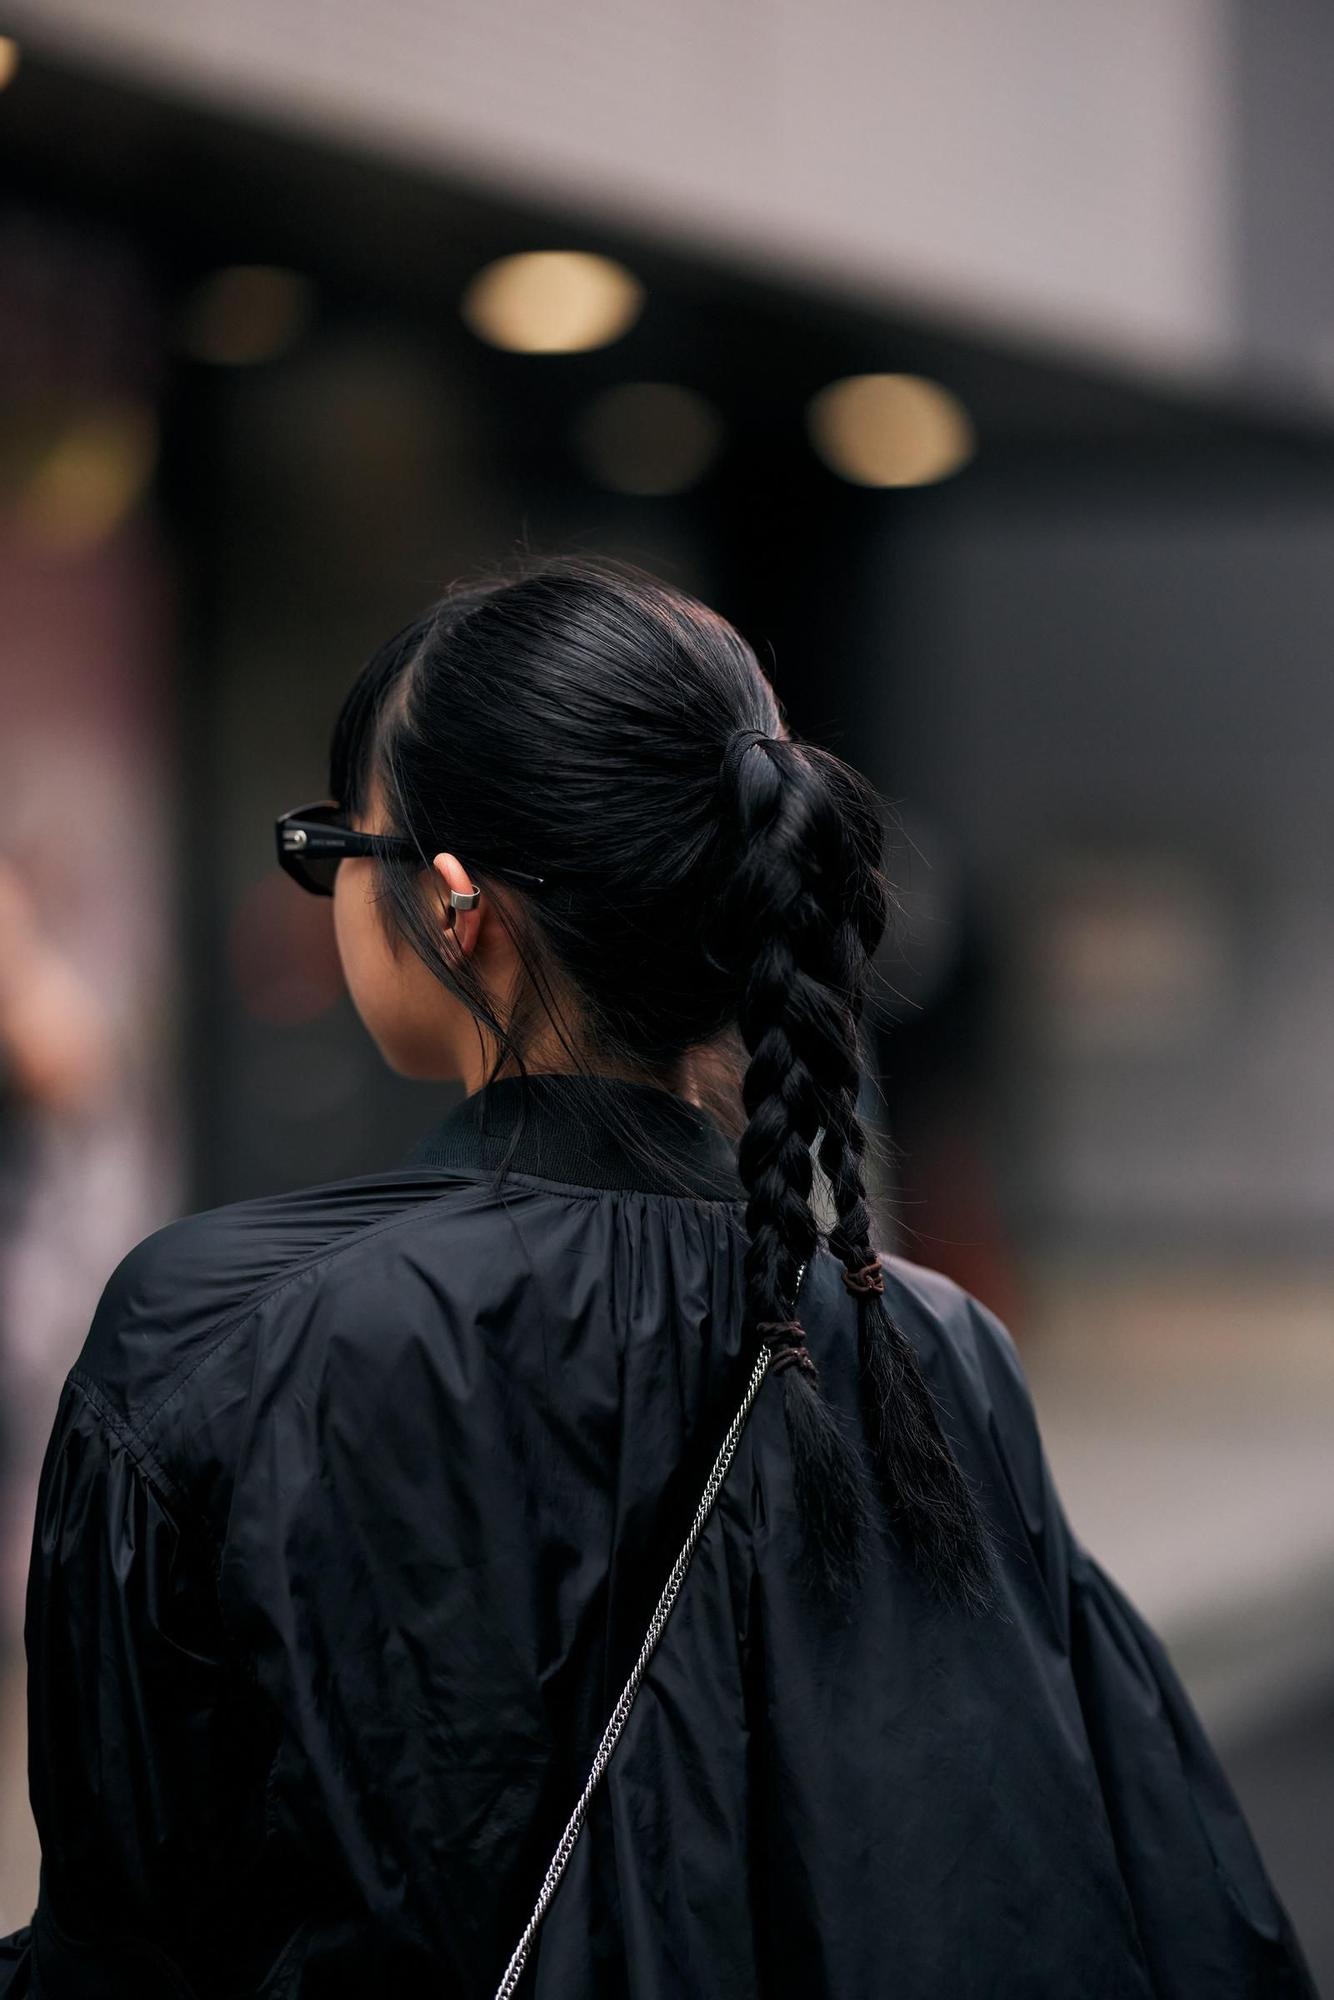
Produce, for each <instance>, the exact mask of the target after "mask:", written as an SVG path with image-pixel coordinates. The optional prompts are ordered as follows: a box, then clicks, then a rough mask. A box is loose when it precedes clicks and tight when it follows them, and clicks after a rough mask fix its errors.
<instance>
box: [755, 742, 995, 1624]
mask: <svg viewBox="0 0 1334 2000" xmlns="http://www.w3.org/2000/svg"><path fill="white" fill-rule="evenodd" d="M757 747H758V752H759V754H756V750H757ZM719 786H720V802H721V811H722V821H723V828H724V839H725V841H726V843H727V851H729V852H730V853H731V854H732V855H734V856H735V865H734V869H733V872H732V875H731V879H730V882H729V883H728V884H727V886H726V888H725V890H724V893H723V896H722V898H721V901H720V906H719V910H718V933H717V935H718V938H719V939H720V940H726V945H725V949H726V951H727V953H728V954H729V956H730V959H731V962H732V963H733V965H735V966H737V967H739V968H740V971H739V975H738V977H739V984H740V993H739V1000H738V1007H737V1023H738V1026H739V1028H740V1032H741V1037H742V1040H743V1042H744V1044H745V1047H746V1050H747V1052H748V1055H749V1062H748V1064H747V1067H746V1070H745V1075H744V1079H743V1082H742V1099H743V1103H744V1106H745V1110H746V1114H747V1119H748V1123H747V1125H746V1127H745V1130H744V1132H743V1133H742V1135H741V1138H740V1142H739V1144H738V1149H737V1166H738V1171H739V1173H740V1177H741V1180H742V1184H743V1185H744V1187H745V1189H746V1191H747V1195H748V1201H747V1206H746V1218H745V1219H746V1229H747V1233H748V1236H749V1239H750V1241H749V1245H748V1248H747V1252H746V1259H745V1272H746V1300H747V1318H748V1323H749V1324H750V1325H751V1326H752V1328H753V1330H754V1331H755V1333H756V1334H757V1335H758V1336H759V1337H760V1339H762V1340H763V1341H764V1343H765V1345H767V1346H768V1347H769V1348H770V1351H771V1353H772V1354H773V1357H774V1358H773V1361H772V1362H771V1365H770V1372H771V1373H772V1374H775V1375H777V1376H778V1378H779V1381H780V1383H781V1387H782V1393H783V1403H784V1415H785V1419H786V1424H787V1431H788V1438H789V1444H790V1449H791V1453H792V1477H793V1492H794V1498H795V1502H796V1506H797V1511H798V1516H799V1519H800V1522H801V1526H802V1543H803V1564H804V1568H805V1572H806V1576H807V1579H808V1581H809V1583H810V1584H811V1586H812V1587H813V1588H814V1589H815V1590H816V1591H817V1592H818V1593H820V1594H821V1595H824V1596H826V1597H832V1598H834V1599H843V1598H846V1597H847V1595H848V1594H849V1593H850V1592H851V1591H852V1589H853V1588H854V1587H855V1585H856V1583H857V1581H858V1579H859V1577H860V1575H861V1573H862V1569H863V1566H864V1563H865V1557H866V1549H867V1543H868V1539H869V1530H870V1528H871V1525H872V1522H873V1519H874V1514H875V1505H874V1495H873V1492H872V1488H871V1484H870V1482H868V1479H867V1474H866V1467H865V1463H864V1458H863V1455H862V1453H861V1452H860V1451H859V1449H858V1447H857V1444H856V1443H855V1441H854V1440H853V1439H851V1438H850V1437H849V1436H848V1434H847V1432H846V1430H845V1428H844V1425H843V1423H842V1421H841V1419H840V1417H839V1415H838V1413H837V1412H836V1411H835V1410H834V1409H833V1408H832V1407H831V1405H830V1404H829V1403H828V1402H827V1401H826V1400H825V1397H824V1395H823V1393H822V1391H821V1388H820V1379H819V1371H818V1369H817V1368H816V1365H815V1362H814V1359H813V1358H812V1356H811V1355H810V1353H809V1350H808V1349H807V1346H806V1336H805V1330H804V1328H803V1327H802V1325H801V1322H800V1319H799V1318H796V1317H793V1316H792V1314H791V1312H790V1311H789V1302H790V1301H791V1298H792V1292H791V1286H792V1284H793V1283H794V1281H795V1278H796V1274H797V1272H798V1270H799V1269H800V1267H801V1265H802V1263H803V1262H804V1261H805V1260H806V1259H808V1258H809V1256H810V1255H811V1253H812V1251H813V1250H814V1249H815V1247H816V1245H817V1243H818V1240H819V1231H818V1228H817V1225H816V1221H815V1217H814V1214H813V1211H812V1208H811V1191H812V1183H813V1180H814V1164H815V1157H816V1155H817V1152H818V1158H819V1163H820V1167H821V1170H822V1171H823V1173H824V1174H825V1176H826V1177H827V1179H828V1182H829V1187H830V1192H831V1195H832V1199H833V1205H834V1212H835V1217H836V1220H835V1222H834V1225H833V1227H832V1228H831V1229H830V1231H829V1234H828V1246H829V1249H830V1251H831V1252H832V1253H833V1255H835V1256H836V1257H837V1258H838V1259H839V1261H840V1263H841V1264H842V1266H843V1278H844V1283H845V1284H846V1286H847V1288H848V1290H849V1291H850V1292H851V1293H852V1294H853V1295H854V1297H855V1298H856V1300H857V1324H858V1376H859V1385H860V1394H861V1404H862V1414H863V1419H864V1424H865V1430H866V1435H867V1438H868V1440H869V1443H870V1447H871V1460H872V1467H873V1471H874V1475H875V1486H876V1487H877V1488H878V1490H879V1497H880V1498H881V1500H882V1501H883V1502H884V1505H885V1507H886V1509H887V1512H888V1515H889V1518H890V1521H891V1523H892V1524H893V1527H894V1529H895V1531H896V1533H897V1534H898V1536H899V1537H900V1539H901V1541H902V1542H903V1544H904V1546H905V1549H906V1552H907V1553H908V1555H909V1557H910V1559H911V1560H912V1561H913V1563H914V1565H915V1567H916V1568H917V1569H918V1570H919V1572H920V1573H921V1575H922V1577H923V1580H924V1581H925V1583H926V1584H927V1587H928V1588H929V1589H930V1590H931V1592H932V1593H933V1594H934V1595H935V1596H937V1597H939V1598H942V1599H945V1600H947V1601H953V1602H959V1603H962V1604H964V1605H965V1606H966V1607H967V1608H968V1609H969V1610H971V1611H973V1612H975V1613H983V1612H986V1611H989V1610H991V1609H993V1608H994V1584H993V1578H992V1571H991V1563H990V1554H989V1550H988V1546H987V1539H986V1533H985V1529H984V1525H983V1523H982V1520H981V1518H980V1516H979V1514H978V1511H977V1508H976V1506H975V1505H974V1502H973V1499H972V1495H971V1493H970V1492H969V1489H968V1486H967V1483H966V1481H965V1479H964V1476H963V1474H962V1472H961V1470H960V1468H959V1466H958V1463H957V1461H956V1460H955V1458H954V1456H953V1454H952V1452H951V1451H950V1448H949V1446H948V1444H947V1442H946V1440H945V1437H944V1435H943V1433H942V1431H941V1428H940V1423H939V1419H938V1416H937V1413H936V1409H935V1405H934V1403H933V1401H932V1397H931V1394H930V1391H929V1389H928V1387H927V1384H926V1381H925V1379H924V1378H923V1375H922V1372H921V1369H920V1368H919V1366H918V1363H917V1358H916V1355H915V1354H914V1352H913V1349H912V1347H911V1345H910V1344H909V1342H908V1340H907V1337H906V1336H905V1334H904V1333H903V1331H902V1329H901V1328H899V1327H898V1326H897V1325H896V1323H895V1322H894V1320H893V1319H892V1317H891V1316H890V1313H889V1311H888V1309H887V1308H886V1306H885V1302H884V1269H883V1266H882V1265H881V1263H880V1261H879V1259H878V1257H877V1256H876V1254H875V1252H874V1251H873V1249H872V1247H871V1240H870V1238H871V1220H870V1214H869V1211H868V1209H867V1205H866V1191H865V1185H864V1182H863V1177H862V1160H863V1158H864V1155H865V1150H866V1136H865V1133H864V1132H863V1130H862V1127H861V1124H860V1122H859V1120H858V1117H857V1111H856V1104H857V1096H858V1091H859V1088H860V1083H861V1065H860V1061H859V1052H858V1033H859V1025H860V1021H861V1015H862V1009H863V1005H864V999H865V990H866V983H867V979H868V976H869V971H870V962H871V954H872V953H873V952H874V950H875V948H876V946H877V945H878V943H879V941H880V937H881V935H882V933H883V931H884V928H885V922H886V915H887V908H888V897H887V891H886V887H885V881H884V876H883V874H882V872H881V869H880V843H881V831H880V819H879V813H878V809H877V805H878V802H877V800H876V796H875V793H874V791H873V789H872V788H871V786H870V785H869V783H868V782H867V781H866V780H864V779H862V778H861V777H860V775H859V774H858V773H857V772H856V771H854V770H853V769H852V767H851V766H850V765H847V764H845V763H843V762H842V761H841V760H840V759H839V758H837V757H834V756H832V755H831V754H830V753H829V752H827V751H822V750H820V749H818V748H816V747H815V746H812V745H798V744H796V743H794V742H792V741H791V740H790V739H789V738H786V737H778V736H771V735H769V734H767V733H766V732H765V731H763V730H759V729H740V730H737V731H735V732H734V733H733V735H732V737H731V738H730V739H729V741H728V744H727V747H726V750H725V752H724V756H723V763H722V770H721V773H720V779H719Z"/></svg>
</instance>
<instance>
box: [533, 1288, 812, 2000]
mask: <svg viewBox="0 0 1334 2000" xmlns="http://www.w3.org/2000/svg"><path fill="white" fill-rule="evenodd" d="M805 1275H806V1265H805V1263H803V1264H802V1266H801V1268H800V1269H799V1270H798V1272H797V1282H796V1284H795V1285H794V1286H793V1287H792V1301H793V1303H792V1308H791V1310H793V1311H795V1309H796V1298H797V1293H798V1292H799V1291H800V1290H801V1281H802V1279H803V1278H804V1277H805ZM772 1359H773V1356H772V1354H771V1352H770V1350H769V1349H768V1348H767V1347H764V1348H761V1350H760V1354H759V1357H758V1359H757V1360H756V1363H755V1366H754V1368H753V1369H752V1370H751V1376H750V1380H749V1382H748V1383H747V1384H746V1393H745V1395H744V1396H743V1397H742V1398H741V1407H740V1408H739V1409H738V1411H737V1413H736V1415H735V1416H734V1417H733V1419H732V1422H731V1424H730V1425H729V1427H728V1431H727V1435H726V1437H725V1438H724V1439H723V1441H722V1445H721V1446H720V1448H719V1451H718V1456H717V1458H716V1459H715V1460H714V1462H713V1470H712V1471H711V1472H710V1474H709V1476H708V1478H707V1479H706V1481H705V1482H704V1491H703V1493H702V1494H701V1495H700V1502H699V1505H698V1507H697V1508H696V1509H695V1518H694V1520H693V1521H692V1522H691V1524H690V1532H689V1534H688V1535H687V1536H686V1538H685V1541H684V1543H683V1544H682V1547H681V1553H680V1555H679V1556H678V1557H677V1558H676V1561H675V1562H674V1563H673V1564H672V1567H671V1573H670V1575H669V1576H668V1578H667V1581H666V1583H665V1584H664V1585H663V1591H662V1596H661V1597H660V1598H659V1599H658V1602H657V1606H656V1608H655V1610H654V1613H653V1616H652V1617H651V1618H650V1619H649V1622H648V1631H647V1632H646V1633H645V1635H644V1643H643V1645H642V1646H641V1647H640V1649H639V1658H638V1659H637V1660H636V1661H635V1663H634V1666H633V1667H632V1668H631V1670H630V1678H629V1680H627V1682H626V1683H625V1686H624V1687H623V1688H622V1690H621V1698H620V1700H619V1701H618V1702H617V1704H616V1706H615V1708H614V1709H613V1710H612V1712H611V1720H610V1721H609V1722H608V1724H607V1726H606V1728H605V1729H604V1730H603V1732H602V1741H601V1742H600V1743H599V1744H598V1747H597V1750H596V1752H595V1754H594V1757H593V1763H592V1768H591V1769H590V1771H589V1773H588V1782H587V1783H586V1784H585V1786H584V1789H583V1791H582V1792H581V1793H580V1794H579V1798H578V1800H577V1802H576V1804H575V1808H574V1811H573V1812H572V1813H571V1814H570V1817H569V1821H568V1823H567V1825H566V1828H565V1831H564V1833H563V1834H562V1835H561V1837H560V1839H559V1840H558V1841H557V1843H556V1852H555V1853H554V1854H553V1855H552V1857H551V1865H550V1867H549V1868H548V1869H547V1872H546V1875H545V1877H544V1879H543V1882H542V1887H541V1888H540V1890H539V1891H538V1895H537V1902H536V1903H535V1904H534V1906H533V1914H532V1916H531V1917H529V1919H528V1922H527V1924H526V1925H525V1927H524V1932H523V1936H522V1937H521V1938H520V1939H519V1942H518V1944H517V1945H516V1946H515V1947H514V1956H513V1957H512V1958H511V1960H510V1962H509V1964H508V1965H507V1966H506V1968H505V1976H504V1978H503V1979H502V1980H501V1982H500V1984H499V1986H498V1987H497V1988H496V2000H513V1994H514V1991H515V1988H516V1987H517V1986H518V1983H519V1980H520V1977H521V1976H522V1973H523V1968H524V1966H525V1964H526V1963H527V1959H528V1952H529V1949H530V1947H531V1945H532V1942H533V1939H534V1938H535V1937H536V1935H537V1928H538V1925H539V1924H540V1923H541V1921H542V1919H543V1917H544V1916H545V1915H546V1913H547V1910H548V1909H549V1907H550V1905H551V1899H552V1897H553V1896H554V1895H555V1893H556V1887H557V1884H558V1883H559V1881H560V1878H561V1876H562V1875H563V1874H564V1873H565V1867H566V1863H567V1862H568V1861H569V1858H570V1856H571V1854H572V1853H573V1852H574V1844H575V1842H576V1840H578V1838H579V1833H580V1829H581V1828H582V1826H583V1824H584V1819H585V1817H586V1816H587V1813H588V1804H589V1800H590V1799H591V1798H592V1796H593V1793H594V1791H595V1789H596V1787H597V1782H598V1779H599V1778H600V1777H601V1776H602V1773H603V1772H604V1771H605V1770H606V1768H607V1765H608V1764H609V1763H610V1761H611V1753H612V1751H613V1750H614V1749H615V1747H616V1739H617V1737H618V1736H619V1735H620V1733H621V1731H622V1729H623V1728H624V1727H625V1722H626V1717H627V1716H628V1715H629V1713H630V1708H631V1704H632V1703H633V1701H634V1698H635V1695H636V1694H637V1693H638V1691H639V1683H640V1681H641V1680H642V1679H643V1677H644V1670H645V1668H646V1667H647V1666H648V1663H649V1660H650V1659H651V1658H652V1655H653V1649H654V1647H655V1646H656V1645H657V1643H658V1641H659V1639H660V1638H661V1637H662V1630H663V1627H664V1625H665V1624H666V1623H667V1615H668V1613H669V1612H670V1610H671V1608H672V1606H673V1604H674V1603H675V1602H676V1597H677V1593H678V1591H679V1590H680V1588H681V1583H682V1580H683V1578H684V1576H685V1573H686V1570H687V1569H688V1567H689V1565H690V1558H691V1556H692V1555H693V1554H694V1552H695V1544H696V1542H697V1541H698V1540H699V1538H700V1535H701V1534H702V1533H703V1530H704V1524H705V1522H706V1521H707V1520H708V1518H709V1515H710V1513H711V1512H712V1511H713V1503H714V1501H715V1500H716V1499H717V1497H718V1489H719V1488H720V1487H721V1485H722V1483H723V1480H724V1479H725V1478H726V1476H727V1468H728V1466H729V1465H730V1464H731V1463H732V1455H733V1453H734V1452H735V1450H736V1448H737V1443H738V1441H739V1439H740V1437H741V1433H742V1431H743V1430H744V1429H745V1424H746V1418H747V1417H748V1416H749V1415H750V1408H751V1404H752V1403H753V1402H754V1401H755V1398H756V1397H757V1396H758V1395H759V1393H760V1385H761V1383H762V1382H763V1381H764V1378H765V1376H766V1374H767V1373H768V1371H769V1363H770V1361H771V1360H772Z"/></svg>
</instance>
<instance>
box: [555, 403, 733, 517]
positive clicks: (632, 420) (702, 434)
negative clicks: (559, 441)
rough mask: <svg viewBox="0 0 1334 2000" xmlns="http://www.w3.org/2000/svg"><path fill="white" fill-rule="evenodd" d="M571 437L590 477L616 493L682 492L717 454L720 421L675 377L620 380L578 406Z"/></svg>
mask: <svg viewBox="0 0 1334 2000" xmlns="http://www.w3.org/2000/svg"><path fill="white" fill-rule="evenodd" d="M573 434H574V443H575V448H576V450H577V451H578V453H579V455H580V457H581V458H582V459H583V461H584V463H585V465H586V466H587V467H588V469H589V471H590V472H591V473H592V474H593V477H594V478H595V479H597V480H599V481H600V482H601V483H602V485H604V486H609V487H611V488H612V489H613V490H614V491H615V492H617V493H640V494H662V493H682V492H684V491H685V490H686V488H687V487H690V486H693V485H694V484H695V482H696V481H697V480H698V479H700V478H702V476H703V474H704V473H705V472H706V471H707V470H708V467H709V465H710V464H711V463H712V461H713V459H714V458H715V456H716V455H717V452H718V448H719V445H720V444H721V442H722V437H723V423H722V418H721V417H720V416H719V414H718V412H717V410H715V409H714V407H713V405H712V403H710V402H708V401H706V399H705V398H704V397H703V396H701V395H699V394H698V393H697V391H696V390H694V389H686V388H683V387H682V386H681V384H680V383H678V382H622V383H619V384H618V385H617V386H616V387H615V388H612V389H604V390H603V392H602V393H601V395H599V396H595V397H594V398H593V399H592V401H591V402H590V403H589V404H588V405H587V406H586V407H585V408H584V409H583V410H582V411H581V412H580V414H579V416H578V417H577V418H576V420H575V424H574V433H573Z"/></svg>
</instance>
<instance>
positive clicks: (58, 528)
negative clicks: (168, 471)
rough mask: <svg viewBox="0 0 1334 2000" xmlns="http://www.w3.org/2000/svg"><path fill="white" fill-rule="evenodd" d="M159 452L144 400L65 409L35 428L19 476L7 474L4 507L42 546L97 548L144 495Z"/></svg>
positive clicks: (63, 549) (68, 549)
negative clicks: (141, 402) (142, 402)
mask: <svg viewBox="0 0 1334 2000" xmlns="http://www.w3.org/2000/svg"><path fill="white" fill-rule="evenodd" d="M156 457H157V425H156V421H155V419H154V416H153V413H152V411H151V410H149V409H146V408H145V407H143V406H142V405H140V404H136V403H113V404H103V405H96V406H94V407H92V408H86V409H78V408H74V409H71V410H69V411H67V412H63V413H60V414H58V415H55V416H53V417H51V418H50V419H48V420H46V421H44V422H43V423H42V425H40V426H39V427H38V429H37V430H36V431H35V432H34V435H33V438H32V440H31V441H30V446H29V449H28V451H26V452H25V453H24V463H23V465H22V469H21V471H19V472H18V476H17V477H15V478H13V479H12V480H11V479H8V478H7V479H6V481H5V484H6V487H7V488H8V491H7V492H6V495H5V501H6V512H7V513H8V515H9V518H10V520H11V521H12V522H13V523H14V524H15V525H16V526H17V527H18V528H19V529H20V531H21V532H22V533H23V534H24V535H25V536H26V537H28V538H29V539H30V540H31V541H33V542H36V543H38V544H39V545H41V546H42V547H43V548H46V549H49V550H55V551H60V552H63V553H67V554H72V553H75V552H77V551H80V550H84V549H88V548H93V547H95V546H96V545H97V544H98V543H99V542H102V541H105V539H106V538H107V536H108V535H110V534H111V533H112V532H113V531H114V530H115V529H116V528H118V527H119V526H120V523H121V522H122V521H123V520H124V519H125V518H126V516H127V515H128V514H129V512H130V510H131V509H132V508H133V507H134V505H135V503H136V502H137V501H138V500H139V499H140V498H141V496H142V494H143V492H144V490H145V488H146V487H147V485H148V482H149V479H150V477H151V476H152V471H153V466H154V462H155V460H156Z"/></svg>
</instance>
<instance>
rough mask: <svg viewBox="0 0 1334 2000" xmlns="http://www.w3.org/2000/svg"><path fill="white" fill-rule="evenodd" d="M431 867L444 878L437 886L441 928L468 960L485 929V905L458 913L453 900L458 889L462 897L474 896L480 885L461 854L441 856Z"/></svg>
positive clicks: (437, 856)
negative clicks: (473, 892) (483, 914)
mask: <svg viewBox="0 0 1334 2000" xmlns="http://www.w3.org/2000/svg"><path fill="white" fill-rule="evenodd" d="M431 866H432V868H433V869H434V870H435V872H436V874H437V875H438V876H439V878H440V880H439V882H438V883H437V884H436V885H435V886H436V888H437V890H438V895H437V901H438V903H439V905H440V927H441V929H442V930H444V931H448V932H449V933H450V934H451V935H452V936H453V938H454V941H455V945H456V947H457V949H458V950H459V952H460V953H461V954H462V955H463V957H465V958H468V957H470V956H471V955H472V953H473V952H474V951H475V950H476V949H477V938H478V934H479V933H480V931H481V928H482V904H481V903H479V904H477V906H476V907H475V908H474V909H471V910H456V909H455V908H454V907H453V905H452V904H451V902H450V900H449V897H450V891H451V890H454V889H457V890H458V891H459V893H460V894H461V895H465V896H466V895H470V894H471V893H472V891H473V890H474V889H476V888H477V886H478V885H477V883H476V882H474V881H473V879H472V877H471V876H470V875H469V873H468V871H467V869H466V868H465V867H464V865H463V863H462V862H461V861H460V860H459V858H458V856H457V854H437V855H436V857H435V859H434V861H433V862H432V863H431Z"/></svg>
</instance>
